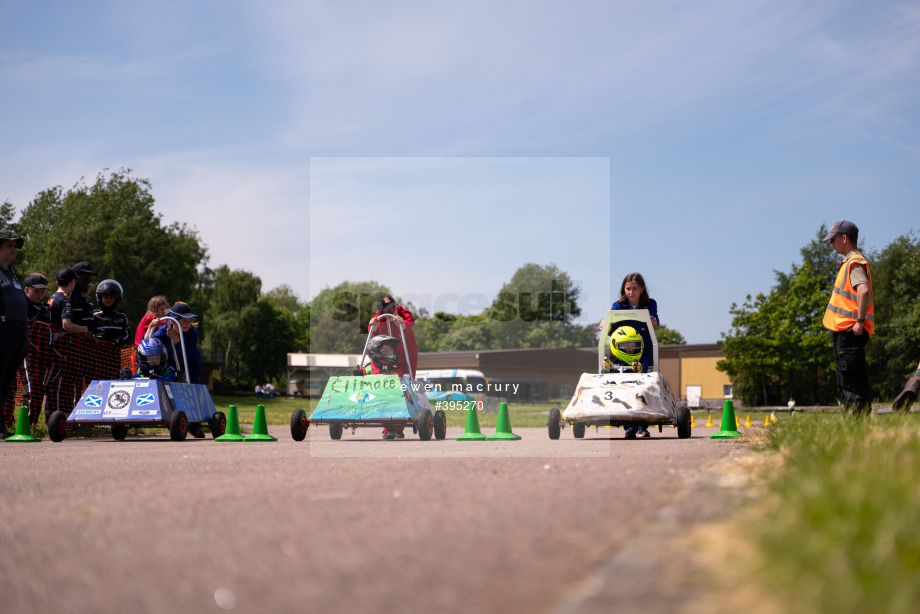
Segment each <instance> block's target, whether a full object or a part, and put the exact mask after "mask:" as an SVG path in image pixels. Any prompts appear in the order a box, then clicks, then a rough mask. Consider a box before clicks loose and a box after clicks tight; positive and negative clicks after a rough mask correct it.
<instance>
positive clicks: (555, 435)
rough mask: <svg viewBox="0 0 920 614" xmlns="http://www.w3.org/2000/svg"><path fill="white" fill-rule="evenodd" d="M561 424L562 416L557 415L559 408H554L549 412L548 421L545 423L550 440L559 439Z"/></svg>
mask: <svg viewBox="0 0 920 614" xmlns="http://www.w3.org/2000/svg"><path fill="white" fill-rule="evenodd" d="M561 423H562V416H561V415H560V414H559V408H558V407H554V408H552V409H551V410H549V420H547V421H546V428H547V429H548V430H549V438H550V439H559V433H560V431H561V426H560V425H561Z"/></svg>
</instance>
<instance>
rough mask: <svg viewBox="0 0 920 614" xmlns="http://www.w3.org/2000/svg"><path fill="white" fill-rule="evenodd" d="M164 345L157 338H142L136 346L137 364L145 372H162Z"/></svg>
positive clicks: (165, 356) (164, 366)
mask: <svg viewBox="0 0 920 614" xmlns="http://www.w3.org/2000/svg"><path fill="white" fill-rule="evenodd" d="M167 358H168V356H167V354H166V346H165V345H163V343H162V342H161V341H160V340H159V339H144V340H143V341H141V344H140V345H139V346H137V364H138V366H139V367H140V369H141V371H142V372H144V373H145V374H146V373H150V372H153V373H156V374H157V375H160V374H162V373H163V372H164V371H165V370H166V362H167Z"/></svg>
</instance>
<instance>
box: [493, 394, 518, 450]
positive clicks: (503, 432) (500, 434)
mask: <svg viewBox="0 0 920 614" xmlns="http://www.w3.org/2000/svg"><path fill="white" fill-rule="evenodd" d="M520 438H521V436H520V435H515V434H514V433H512V432H511V418H510V417H509V416H508V404H507V403H502V404H501V405H499V406H498V423H497V424H496V425H495V432H494V433H492V434H491V435H489V436H488V437H486V439H488V440H490V441H492V440H500V441H517V440H518V439H520Z"/></svg>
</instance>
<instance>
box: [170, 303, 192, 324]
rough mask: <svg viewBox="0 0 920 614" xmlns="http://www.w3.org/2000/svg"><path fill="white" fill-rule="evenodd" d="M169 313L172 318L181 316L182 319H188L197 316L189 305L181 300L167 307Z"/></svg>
mask: <svg viewBox="0 0 920 614" xmlns="http://www.w3.org/2000/svg"><path fill="white" fill-rule="evenodd" d="M169 315H171V316H172V317H174V318H182V319H184V320H190V319H192V318H197V317H198V316H196V315H195V314H194V313H192V308H191V307H189V306H188V305H187V304H186V303H182V302H179V303H175V304H173V306H172V307H170V308H169Z"/></svg>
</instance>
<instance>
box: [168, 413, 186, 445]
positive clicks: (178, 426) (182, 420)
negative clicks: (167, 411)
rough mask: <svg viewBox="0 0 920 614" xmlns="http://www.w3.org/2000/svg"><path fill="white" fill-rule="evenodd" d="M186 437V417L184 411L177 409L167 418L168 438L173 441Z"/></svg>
mask: <svg viewBox="0 0 920 614" xmlns="http://www.w3.org/2000/svg"><path fill="white" fill-rule="evenodd" d="M186 437H188V418H187V417H186V416H185V412H184V411H182V410H181V409H177V410H176V411H174V412H173V413H172V417H171V418H170V419H169V438H170V439H172V440H173V441H185V438H186Z"/></svg>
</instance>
